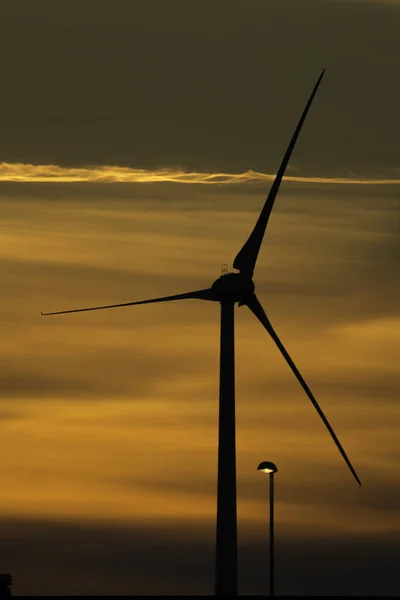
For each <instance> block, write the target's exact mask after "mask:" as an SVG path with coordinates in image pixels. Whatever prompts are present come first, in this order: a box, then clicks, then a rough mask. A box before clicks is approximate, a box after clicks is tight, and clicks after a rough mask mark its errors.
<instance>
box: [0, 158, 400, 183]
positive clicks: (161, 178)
mask: <svg viewBox="0 0 400 600" xmlns="http://www.w3.org/2000/svg"><path fill="white" fill-rule="evenodd" d="M274 178H275V174H269V173H259V172H257V171H252V170H249V171H246V172H245V173H199V172H187V171H184V170H183V169H176V168H163V169H154V170H148V169H134V168H130V167H118V166H109V165H105V166H99V167H97V166H88V167H72V168H70V167H60V166H58V165H32V164H23V163H6V162H3V163H0V181H9V182H22V183H24V182H25V183H34V182H38V183H46V182H49V183H84V182H89V183H167V182H170V183H192V184H208V185H216V184H230V185H231V184H243V183H259V182H264V181H271V180H273V179H274ZM284 179H285V180H286V181H291V182H295V183H317V184H346V185H349V184H353V185H355V184H356V185H398V184H400V179H387V178H367V177H354V176H351V177H294V176H291V175H287V176H285V177H284Z"/></svg>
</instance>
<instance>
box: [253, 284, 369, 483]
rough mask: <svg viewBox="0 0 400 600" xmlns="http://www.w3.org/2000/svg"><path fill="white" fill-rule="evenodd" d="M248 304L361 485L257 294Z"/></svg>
mask: <svg viewBox="0 0 400 600" xmlns="http://www.w3.org/2000/svg"><path fill="white" fill-rule="evenodd" d="M246 304H247V306H248V307H249V308H250V310H251V311H252V312H253V313H254V315H255V316H256V317H257V319H258V320H259V321H260V323H261V324H262V325H264V327H265V329H266V330H267V331H268V333H269V334H270V336H271V337H272V339H273V340H274V342H275V344H276V345H277V346H278V348H279V350H280V351H281V353H282V354H283V357H284V358H285V360H286V362H287V363H288V365H289V367H290V368H291V369H292V371H293V373H294V375H295V377H296V378H297V380H298V382H299V383H300V385H301V386H302V388H303V390H304V391H305V393H306V394H307V396H308V397H309V398H310V400H311V402H312V403H313V405H314V407H315V409H316V411H317V413H318V414H319V416H320V417H321V419H322V420H323V422H324V424H325V426H326V428H327V429H328V431H329V433H330V434H331V436H332V438H333V441H334V442H335V444H336V446H337V448H338V449H339V452H340V454H341V455H342V456H343V458H344V460H345V462H346V464H347V466H348V467H349V469H350V471H351V472H352V474H353V476H354V478H355V479H356V481H357V483H358V484H359V485H361V481H360V480H359V478H358V475H357V473H356V472H355V470H354V468H353V466H352V464H351V462H350V460H349V459H348V457H347V454H346V452H345V451H344V449H343V447H342V445H341V443H340V442H339V440H338V438H337V436H336V434H335V432H334V431H333V429H332V427H331V426H330V424H329V422H328V419H327V418H326V417H325V415H324V413H323V412H322V410H321V408H320V406H319V404H318V402H317V401H316V399H315V398H314V395H313V393H312V392H311V390H310V388H309V387H308V385H307V384H306V382H305V381H304V379H303V377H302V375H301V373H300V371H299V370H298V368H297V367H296V365H295V364H294V362H293V361H292V359H291V358H290V356H289V354H288V352H287V351H286V348H285V347H284V345H283V344H282V342H281V341H280V339H279V337H278V336H277V334H276V333H275V331H274V329H273V327H272V325H271V323H270V321H269V319H268V317H267V315H266V314H265V311H264V309H263V307H262V306H261V304H260V302H259V300H258V298H257V296H256V295H255V294H253V296H252V297H251V298H250V300H249V301H248V302H247V303H246Z"/></svg>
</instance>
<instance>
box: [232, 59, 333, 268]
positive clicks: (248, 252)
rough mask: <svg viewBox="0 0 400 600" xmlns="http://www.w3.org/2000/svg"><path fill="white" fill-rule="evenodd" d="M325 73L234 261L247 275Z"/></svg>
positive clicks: (322, 74)
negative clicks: (259, 211)
mask: <svg viewBox="0 0 400 600" xmlns="http://www.w3.org/2000/svg"><path fill="white" fill-rule="evenodd" d="M324 73H325V69H324V70H323V71H322V73H321V75H320V76H319V79H318V81H317V83H316V84H315V87H314V89H313V92H312V94H311V96H310V98H309V100H308V102H307V104H306V107H305V109H304V111H303V114H302V115H301V118H300V121H299V124H298V125H297V127H296V130H295V132H294V134H293V137H292V139H291V140H290V144H289V146H288V149H287V150H286V154H285V156H284V157H283V160H282V164H281V166H280V167H279V171H278V173H277V175H276V177H275V181H274V183H273V184H272V187H271V189H270V192H269V194H268V197H267V199H266V201H265V204H264V207H263V209H262V211H261V214H260V216H259V217H258V221H257V223H256V224H255V227H254V229H253V231H252V232H251V234H250V236H249V238H248V240H247V242H246V243H245V244H244V246H243V248H242V249H241V250H240V251H239V253H238V255H237V256H236V258H235V260H234V262H233V266H234V268H235V269H238V270H239V271H240V272H241V273H243V274H244V275H247V276H249V277H252V275H253V272H254V267H255V265H256V262H257V256H258V253H259V250H260V246H261V243H262V240H263V237H264V233H265V229H266V227H267V225H268V220H269V216H270V214H271V211H272V208H273V206H274V201H275V198H276V195H277V193H278V190H279V186H280V184H281V181H282V177H283V176H284V173H285V170H286V167H287V164H288V162H289V160H290V156H291V154H292V152H293V149H294V147H295V144H296V141H297V138H298V136H299V133H300V131H301V128H302V126H303V123H304V121H305V118H306V116H307V113H308V110H309V108H310V106H311V103H312V101H313V99H314V96H315V94H316V93H317V90H318V87H319V84H320V83H321V79H322V77H323V76H324Z"/></svg>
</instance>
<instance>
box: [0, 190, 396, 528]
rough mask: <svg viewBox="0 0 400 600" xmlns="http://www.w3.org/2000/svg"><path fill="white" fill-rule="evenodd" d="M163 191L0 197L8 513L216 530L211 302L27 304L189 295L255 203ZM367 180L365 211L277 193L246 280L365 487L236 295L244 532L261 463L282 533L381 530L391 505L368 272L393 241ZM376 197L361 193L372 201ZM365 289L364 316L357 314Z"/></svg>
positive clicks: (380, 346) (206, 279)
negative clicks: (269, 463)
mask: <svg viewBox="0 0 400 600" xmlns="http://www.w3.org/2000/svg"><path fill="white" fill-rule="evenodd" d="M34 187H35V193H36V194H37V195H38V196H37V197H36V198H35V200H34V201H33V200H32V199H30V198H29V195H28V194H29V191H30V190H32V189H33V188H34ZM134 187H135V186H133V188H134ZM149 187H150V186H149ZM176 187H178V186H174V189H173V190H171V188H170V187H169V186H165V188H161V189H160V188H157V194H159V196H157V197H154V196H155V194H156V192H155V191H154V190H153V191H152V197H151V198H150V199H146V197H141V196H140V193H141V192H140V193H138V192H136V196H134V195H133V194H134V192H133V189H132V197H129V198H126V197H125V198H124V199H121V198H118V197H115V196H112V195H110V196H108V195H107V194H108V193H109V192H108V191H104V188H106V189H110V192H111V191H112V190H111V188H107V186H101V185H100V184H99V187H98V190H99V192H101V194H102V195H100V196H99V197H96V199H93V197H92V198H90V199H89V200H88V199H86V198H85V186H82V187H81V188H79V189H77V188H76V187H75V186H65V188H63V195H62V196H58V197H57V198H54V197H53V196H52V194H53V192H52V190H51V188H50V195H47V196H46V197H45V198H41V197H40V194H41V193H42V191H43V190H44V188H46V189H48V186H42V187H39V188H38V187H37V186H29V185H28V184H27V187H26V193H25V195H24V197H19V196H17V195H16V196H14V197H13V198H11V197H9V198H7V197H4V198H3V200H4V202H3V207H4V214H5V215H6V218H7V223H6V226H5V227H4V233H3V235H2V237H1V245H0V254H1V257H2V267H1V269H2V276H3V281H4V288H3V290H4V291H3V300H2V303H1V306H0V313H1V320H0V333H1V335H2V338H3V339H5V340H7V343H6V344H4V345H3V346H2V348H1V350H0V358H1V362H0V383H1V387H0V389H1V399H0V403H1V410H0V423H1V425H0V426H1V431H2V443H3V444H4V446H5V447H6V448H8V451H7V452H5V453H2V454H1V455H0V468H1V469H2V474H3V477H5V478H6V480H7V490H6V491H5V493H4V494H3V496H2V498H1V499H0V508H1V510H2V512H3V513H4V514H7V515H13V516H15V517H29V518H32V517H40V516H42V517H48V516H52V517H54V518H60V519H74V520H90V519H94V520H97V521H99V520H102V521H114V522H115V521H118V520H119V521H123V522H127V521H129V522H133V521H135V520H140V521H143V522H149V521H154V520H155V521H157V522H165V521H166V520H168V521H174V522H177V523H181V524H182V523H187V522H188V521H189V522H190V523H192V524H193V523H195V522H196V521H204V522H206V523H207V524H208V525H207V526H209V527H210V530H211V529H212V525H213V522H214V519H215V500H216V497H215V490H216V460H217V419H218V414H217V410H218V340H219V307H218V306H217V305H214V304H211V303H202V302H200V301H195V300H193V301H188V302H171V303H168V304H164V305H154V306H140V307H131V308H124V309H121V310H110V311H104V312H99V313H97V314H94V313H92V314H91V313H86V314H85V313H81V314H79V315H62V316H59V317H46V318H43V317H41V316H40V311H41V310H57V309H60V310H63V309H68V308H75V307H76V308H78V307H80V306H85V305H93V304H96V303H103V302H104V303H105V304H107V303H113V302H124V301H130V300H132V301H133V300H136V299H138V300H140V299H145V298H146V297H152V296H161V295H166V294H169V293H179V292H185V291H190V290H192V289H197V288H199V287H202V286H203V284H204V287H206V286H207V285H209V284H210V283H211V282H212V280H213V279H215V278H216V277H218V275H219V267H220V264H221V262H225V261H226V260H228V259H229V257H233V256H234V254H235V251H237V247H238V246H239V244H240V243H241V242H242V241H243V238H244V237H245V235H246V234H247V232H248V229H249V227H250V226H251V225H252V224H253V223H254V218H255V211H256V209H258V203H261V202H262V199H261V200H260V201H259V200H258V199H257V200H255V199H254V194H253V195H252V196H250V195H248V194H246V193H245V191H244V190H243V189H242V190H239V192H240V193H239V194H238V193H236V194H231V193H229V194H228V193H225V192H224V193H221V194H219V195H218V194H215V193H214V192H213V190H212V189H211V188H210V187H209V186H208V187H203V188H202V189H201V191H199V190H195V191H196V197H195V202H194V203H192V202H191V200H185V199H184V198H182V197H180V198H179V201H176V195H175V191H176ZM70 189H71V191H70ZM225 189H226V190H227V192H231V191H232V189H229V187H228V186H227V187H226V188H225ZM236 189H237V188H236ZM380 190H382V192H381V193H382V197H380V198H379V202H376V203H375V204H379V211H378V210H377V209H376V210H375V211H373V212H372V213H370V212H369V209H368V207H365V205H364V204H363V203H364V200H360V198H359V197H354V198H350V199H349V198H347V197H346V200H345V201H343V202H341V199H340V198H336V197H335V198H333V199H330V198H327V197H325V196H323V195H322V193H321V192H319V196H318V198H317V199H316V198H304V197H301V208H302V210H304V212H303V213H300V212H299V209H298V207H299V205H300V202H299V197H298V196H297V195H296V193H294V194H292V195H290V194H289V195H284V196H283V198H281V206H282V205H284V206H285V210H284V211H282V210H281V211H280V210H278V211H277V213H276V214H275V215H274V218H273V221H271V229H270V231H269V232H268V234H267V237H266V240H265V249H264V250H263V251H262V253H261V254H260V263H259V265H258V267H259V269H258V270H257V272H256V278H255V279H256V285H257V291H258V294H259V297H260V300H261V302H262V304H263V305H264V307H265V309H266V311H267V313H268V315H269V316H270V318H271V322H272V323H273V325H274V327H275V328H276V330H277V332H278V334H279V335H280V336H281V337H282V340H283V343H284V344H285V345H286V346H287V348H288V351H289V353H290V354H291V355H292V357H293V359H294V361H295V362H296V364H297V365H298V367H299V369H300V371H301V372H302V374H303V375H304V377H305V379H306V380H307V382H308V383H309V385H310V387H311V389H312V390H313V392H314V393H315V395H316V397H317V399H318V401H319V402H320V403H321V406H322V408H323V410H324V411H326V413H327V416H328V418H329V419H330V421H331V423H332V425H333V427H334V428H335V430H336V432H337V434H338V436H339V438H340V439H341V441H342V443H343V446H344V447H345V449H346V451H347V452H348V454H349V456H350V458H351V460H352V462H353V463H354V465H355V468H356V469H357V471H360V476H361V479H362V481H363V486H364V487H363V488H362V491H360V490H358V488H357V486H354V488H353V487H352V485H353V482H352V481H351V477H350V476H349V474H348V472H347V470H346V468H345V465H344V464H342V461H341V459H340V455H339V453H338V452H337V449H336V448H335V447H334V444H333V443H332V441H331V440H330V438H329V435H328V434H327V433H326V431H325V430H324V427H323V425H322V424H321V422H320V421H319V418H318V416H317V415H316V414H315V411H314V409H313V407H312V406H311V404H310V402H309V401H308V399H307V397H306V396H305V395H304V392H303V391H302V390H301V389H300V387H299V386H298V384H297V383H296V380H295V378H294V377H293V374H292V373H291V372H290V370H289V369H288V367H287V365H286V364H285V362H284V360H283V359H282V357H281V356H280V354H279V352H278V351H277V349H276V348H275V346H274V344H273V343H272V341H271V340H270V338H269V337H268V335H267V334H266V332H265V331H264V330H263V329H262V328H261V327H260V326H259V324H258V323H257V321H256V320H255V319H254V317H253V316H252V315H251V314H250V313H249V312H248V311H246V309H245V307H242V308H241V309H240V310H237V329H236V356H237V371H236V372H237V447H238V459H237V460H238V493H239V517H240V523H241V524H243V527H247V525H248V524H251V523H253V524H255V523H259V522H261V520H262V519H263V518H264V512H265V506H264V495H263V494H264V491H265V489H264V482H262V480H260V479H259V474H258V473H257V471H256V466H257V464H258V463H259V462H260V460H263V459H266V460H267V459H271V460H274V461H275V462H276V463H277V464H278V465H279V497H278V499H277V503H278V507H279V522H280V526H281V527H283V528H284V529H286V530H289V529H290V528H295V529H296V531H297V530H298V531H300V530H301V529H302V528H303V529H304V528H307V527H312V528H315V529H319V530H321V529H323V528H324V529H325V531H326V532H328V533H329V535H334V534H336V533H335V532H337V531H338V528H339V526H340V523H344V524H345V525H343V528H346V530H347V531H349V529H352V530H353V531H355V530H363V531H368V530H370V529H373V528H376V527H379V528H380V529H381V530H382V531H384V530H385V531H386V530H387V529H388V528H389V527H394V526H395V522H394V517H393V513H392V512H387V511H386V507H387V498H388V497H389V496H390V494H391V493H392V491H391V485H392V482H393V480H394V473H395V470H396V464H395V459H394V458H391V457H390V456H389V454H390V453H392V454H393V455H394V454H395V453H396V452H397V446H396V443H397V442H396V440H397V437H398V436H397V429H398V427H397V424H396V423H397V419H398V411H397V409H396V407H395V406H394V402H393V398H394V394H395V391H394V390H395V389H396V375H395V373H394V371H393V369H392V368H391V367H390V365H389V363H388V361H389V360H390V358H391V356H392V357H393V353H394V351H395V350H394V346H393V343H394V340H393V328H394V327H395V326H397V325H396V323H398V321H397V320H396V317H395V316H394V315H393V314H392V311H393V307H392V305H388V304H387V303H385V302H382V301H381V298H380V297H379V296H377V295H376V294H377V291H376V289H375V288H376V273H377V272H378V271H379V272H380V273H382V275H381V284H382V286H383V287H382V289H386V288H385V285H387V281H386V279H385V278H384V277H383V275H385V273H384V272H383V270H382V269H381V264H380V263H379V261H378V258H379V252H378V253H377V252H376V251H375V250H376V247H375V244H376V243H379V248H381V247H382V246H383V245H384V244H385V243H386V242H387V239H388V237H389V238H390V234H389V233H388V232H387V230H386V229H385V226H384V223H385V222H386V220H387V219H388V218H389V217H388V215H389V216H390V215H391V212H390V210H391V209H390V207H391V202H392V200H391V198H389V200H388V202H387V203H385V196H384V188H383V187H382V188H380ZM43 193H44V192H43ZM46 193H47V192H46ZM375 204H374V203H373V202H372V200H371V199H369V207H371V205H372V206H375ZM360 206H362V207H364V208H363V209H361V208H360ZM316 207H318V210H316ZM388 207H389V208H388ZM354 215H356V216H357V218H356V219H355V217H354ZM331 219H333V221H331ZM338 225H339V226H340V227H339V228H338ZM371 244H372V250H373V255H374V257H375V263H371V261H370V254H371ZM355 258H357V263H356V266H357V270H360V269H361V268H364V267H365V266H368V269H370V267H371V264H372V266H374V268H375V270H372V271H369V270H368V277H365V278H361V277H360V278H359V280H358V281H356V283H357V285H355V284H354V279H355V275H354V265H353V262H352V261H353V260H354V259H355ZM385 261H386V259H385ZM385 264H386V263H385ZM332 273H333V274H337V277H336V278H335V280H334V282H333V283H332V282H331V279H332ZM370 275H372V276H370ZM386 277H387V278H389V279H391V276H390V273H389V272H388V273H387V276H386ZM365 297H368V298H369V300H370V302H371V303H372V304H371V305H372V307H373V308H374V310H375V313H374V314H370V313H371V309H370V306H368V307H366V308H364V304H365V300H364V298H365ZM376 312H379V313H380V314H379V315H377V314H376ZM388 348H391V350H392V354H390V353H389V350H387V349H388ZM371 449H372V450H373V458H372V459H371ZM371 464H373V466H374V468H375V472H374V485H375V483H376V481H377V480H379V484H380V485H381V486H382V489H384V490H385V493H384V494H383V497H382V498H380V499H379V498H376V497H375V496H373V495H372V491H371V490H372V483H371V481H372V480H371V477H372V474H371V471H370V465H371ZM304 465H306V469H304ZM377 473H379V474H377ZM26 490H28V491H26ZM361 494H364V495H363V496H361ZM361 498H368V499H369V504H368V506H367V505H366V506H364V505H362V504H361V502H362V501H361ZM338 506H340V508H338Z"/></svg>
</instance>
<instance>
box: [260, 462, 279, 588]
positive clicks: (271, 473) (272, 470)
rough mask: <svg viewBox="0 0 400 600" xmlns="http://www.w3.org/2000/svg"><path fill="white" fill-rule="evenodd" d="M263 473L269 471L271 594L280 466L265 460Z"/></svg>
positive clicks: (262, 467) (261, 464)
mask: <svg viewBox="0 0 400 600" xmlns="http://www.w3.org/2000/svg"><path fill="white" fill-rule="evenodd" d="M257 470H258V471H261V472H262V473H269V576H270V580H269V581H270V588H269V589H270V596H273V595H274V591H275V590H274V587H275V581H274V474H275V473H276V472H277V470H278V467H277V466H276V465H275V464H274V463H273V462H268V461H264V462H262V463H260V464H259V465H258V467H257Z"/></svg>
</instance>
